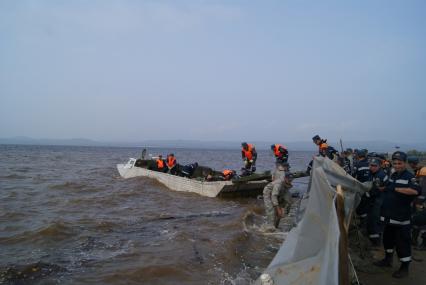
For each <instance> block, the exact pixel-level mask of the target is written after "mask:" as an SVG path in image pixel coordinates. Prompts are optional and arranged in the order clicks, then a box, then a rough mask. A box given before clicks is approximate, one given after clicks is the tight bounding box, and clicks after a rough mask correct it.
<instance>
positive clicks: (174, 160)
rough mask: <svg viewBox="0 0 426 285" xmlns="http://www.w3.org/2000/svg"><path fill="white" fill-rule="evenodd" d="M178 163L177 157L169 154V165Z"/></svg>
mask: <svg viewBox="0 0 426 285" xmlns="http://www.w3.org/2000/svg"><path fill="white" fill-rule="evenodd" d="M175 164H176V158H175V157H174V156H169V157H168V158H167V166H168V167H173V166H174V165H175Z"/></svg>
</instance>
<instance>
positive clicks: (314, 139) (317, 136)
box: [312, 135, 321, 141]
mask: <svg viewBox="0 0 426 285" xmlns="http://www.w3.org/2000/svg"><path fill="white" fill-rule="evenodd" d="M312 140H313V141H316V140H321V138H320V136H319V135H315V136H313V137H312Z"/></svg>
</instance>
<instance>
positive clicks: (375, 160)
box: [370, 158, 380, 165]
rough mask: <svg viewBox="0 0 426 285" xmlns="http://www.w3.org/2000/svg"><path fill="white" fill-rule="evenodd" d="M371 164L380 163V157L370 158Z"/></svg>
mask: <svg viewBox="0 0 426 285" xmlns="http://www.w3.org/2000/svg"><path fill="white" fill-rule="evenodd" d="M370 165H380V159H378V158H372V159H370Z"/></svg>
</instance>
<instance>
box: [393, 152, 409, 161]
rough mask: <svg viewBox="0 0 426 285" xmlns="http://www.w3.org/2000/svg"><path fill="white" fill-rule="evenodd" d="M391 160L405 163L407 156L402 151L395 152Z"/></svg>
mask: <svg viewBox="0 0 426 285" xmlns="http://www.w3.org/2000/svg"><path fill="white" fill-rule="evenodd" d="M392 160H400V161H404V162H405V161H407V154H406V153H405V152H402V151H395V152H394V153H393V154H392Z"/></svg>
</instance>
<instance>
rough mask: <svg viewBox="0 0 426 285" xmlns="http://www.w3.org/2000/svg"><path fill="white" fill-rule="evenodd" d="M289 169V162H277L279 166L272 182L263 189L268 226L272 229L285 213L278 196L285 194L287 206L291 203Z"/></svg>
mask: <svg viewBox="0 0 426 285" xmlns="http://www.w3.org/2000/svg"><path fill="white" fill-rule="evenodd" d="M288 170H289V164H288V163H287V162H282V163H277V167H276V168H275V171H274V173H273V174H272V182H271V183H268V185H266V186H265V188H264V189H263V202H264V204H265V212H266V218H267V222H268V226H269V227H270V228H271V229H275V228H277V227H278V225H279V223H280V219H281V218H282V217H284V215H285V212H284V209H283V208H281V207H280V205H279V199H278V197H279V196H280V194H281V195H282V196H284V200H285V203H286V205H285V207H288V206H289V205H290V203H291V197H290V195H289V193H288V189H290V188H291V183H290V180H289V179H288V178H287V176H286V174H287V172H288ZM283 190H284V191H283ZM282 192H284V193H282Z"/></svg>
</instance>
